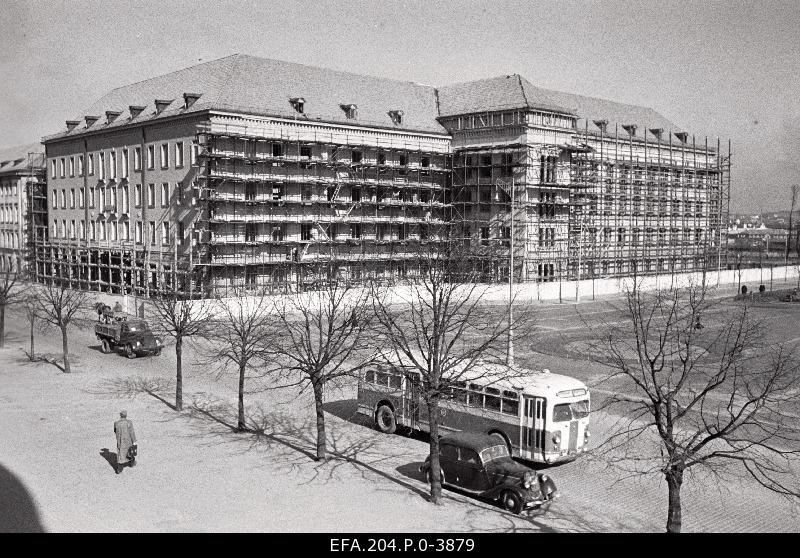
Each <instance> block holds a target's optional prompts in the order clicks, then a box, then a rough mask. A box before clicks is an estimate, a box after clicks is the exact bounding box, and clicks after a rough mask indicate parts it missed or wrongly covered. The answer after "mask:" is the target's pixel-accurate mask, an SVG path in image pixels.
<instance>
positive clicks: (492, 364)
mask: <svg viewBox="0 0 800 558" xmlns="http://www.w3.org/2000/svg"><path fill="white" fill-rule="evenodd" d="M420 255H421V256H422V257H421V258H420V260H419V262H420V270H421V271H420V276H419V277H418V278H416V279H415V280H413V281H412V282H411V283H410V284H409V285H408V286H401V287H399V288H396V289H394V290H393V291H391V292H390V293H379V294H376V295H375V297H374V299H373V300H374V306H375V313H376V319H377V321H378V324H379V326H380V333H381V335H382V337H383V338H384V341H382V342H381V343H380V345H381V346H384V347H385V348H386V349H385V350H386V351H388V352H389V353H390V354H391V355H392V357H393V359H394V361H395V362H397V363H398V364H400V365H401V366H400V368H399V370H400V371H402V372H403V374H404V375H405V376H406V381H410V382H418V385H419V392H420V398H421V400H422V401H423V402H424V404H425V405H426V407H427V413H428V418H429V421H430V459H431V475H430V479H429V480H430V484H431V501H432V502H434V503H439V501H440V498H441V490H442V488H441V469H440V466H439V426H440V424H439V423H440V420H441V415H440V412H439V404H440V402H442V401H443V400H446V399H449V398H452V397H454V395H457V394H458V390H459V389H463V388H464V387H465V382H467V381H470V380H472V381H474V380H479V379H481V378H482V377H485V378H491V381H492V382H495V381H500V380H502V379H507V378H511V377H513V376H518V375H520V374H521V373H522V372H521V371H520V370H519V369H518V368H516V367H513V366H508V363H507V359H508V353H507V350H508V343H507V338H508V333H509V321H508V320H507V319H506V316H505V310H506V309H507V308H508V303H506V304H504V305H503V306H502V307H500V308H498V307H497V306H494V307H493V306H492V305H490V304H489V303H488V301H487V300H486V298H487V296H486V295H487V293H488V292H489V289H490V286H489V285H487V284H481V283H479V281H480V280H481V279H482V277H481V273H480V272H479V271H478V270H477V269H475V268H473V267H472V262H473V260H471V259H470V254H469V253H467V252H464V251H462V250H461V249H459V248H457V247H456V246H453V245H451V246H446V247H445V248H444V249H443V250H441V251H440V249H437V248H434V249H433V250H431V251H430V252H429V253H425V252H424V251H422V250H421V251H420ZM512 304H513V301H512ZM530 316H531V314H530V313H529V312H525V311H517V312H515V320H516V321H515V323H514V330H515V331H518V332H520V331H521V330H523V329H524V327H525V326H526V325H529V324H530Z"/></svg>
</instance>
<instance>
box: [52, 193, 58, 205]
mask: <svg viewBox="0 0 800 558" xmlns="http://www.w3.org/2000/svg"><path fill="white" fill-rule="evenodd" d="M52 205H53V209H58V190H53V204H52Z"/></svg>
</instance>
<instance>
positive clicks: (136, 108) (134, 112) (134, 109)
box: [128, 105, 145, 118]
mask: <svg viewBox="0 0 800 558" xmlns="http://www.w3.org/2000/svg"><path fill="white" fill-rule="evenodd" d="M144 109H145V107H143V106H140V105H130V106H129V107H128V110H129V111H131V118H136V117H137V116H139V115H140V114H142V111H143V110H144Z"/></svg>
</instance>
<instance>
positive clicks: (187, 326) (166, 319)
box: [150, 290, 212, 411]
mask: <svg viewBox="0 0 800 558" xmlns="http://www.w3.org/2000/svg"><path fill="white" fill-rule="evenodd" d="M211 306H212V303H211V302H210V301H209V300H208V299H196V298H186V297H182V296H180V294H179V293H178V292H177V291H169V290H168V291H165V292H162V293H159V294H158V295H157V296H154V297H151V299H150V308H151V309H152V313H153V315H154V317H155V321H156V326H155V327H156V328H158V330H159V331H163V332H164V333H165V334H166V335H169V336H170V337H172V338H173V339H174V340H175V409H176V410H178V411H181V410H183V343H184V341H185V340H188V339H189V338H191V337H196V336H202V335H203V334H204V333H206V329H207V328H208V327H209V320H210V317H211Z"/></svg>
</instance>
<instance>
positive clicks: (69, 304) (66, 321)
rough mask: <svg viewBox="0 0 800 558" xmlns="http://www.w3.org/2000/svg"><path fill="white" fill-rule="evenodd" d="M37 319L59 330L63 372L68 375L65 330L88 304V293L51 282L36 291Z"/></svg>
mask: <svg viewBox="0 0 800 558" xmlns="http://www.w3.org/2000/svg"><path fill="white" fill-rule="evenodd" d="M37 293H38V294H37V306H38V312H37V314H38V316H39V318H40V319H41V320H42V321H44V322H46V323H48V324H50V325H54V326H56V327H57V328H58V329H60V330H61V347H62V353H63V357H64V372H65V373H67V374H69V372H70V367H69V343H68V340H67V330H68V329H69V326H70V325H71V324H73V323H74V322H75V319H76V318H78V317H80V312H81V310H82V309H84V308H85V307H86V306H87V304H88V293H87V292H85V291H76V290H72V289H70V288H69V283H68V282H67V281H59V282H56V281H51V282H50V283H48V284H46V285H43V286H42V287H41V288H38V289H37Z"/></svg>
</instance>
